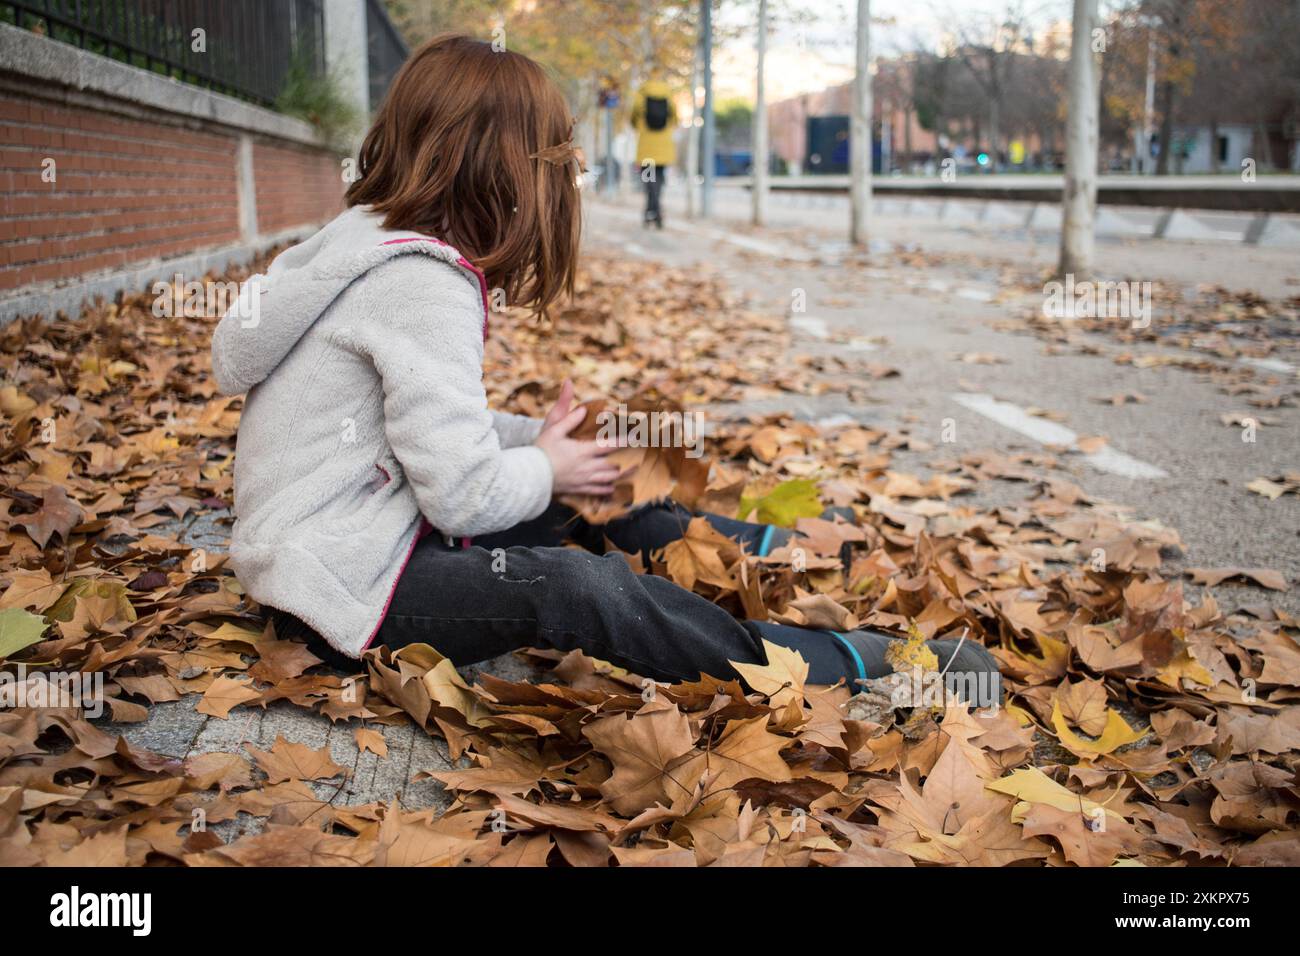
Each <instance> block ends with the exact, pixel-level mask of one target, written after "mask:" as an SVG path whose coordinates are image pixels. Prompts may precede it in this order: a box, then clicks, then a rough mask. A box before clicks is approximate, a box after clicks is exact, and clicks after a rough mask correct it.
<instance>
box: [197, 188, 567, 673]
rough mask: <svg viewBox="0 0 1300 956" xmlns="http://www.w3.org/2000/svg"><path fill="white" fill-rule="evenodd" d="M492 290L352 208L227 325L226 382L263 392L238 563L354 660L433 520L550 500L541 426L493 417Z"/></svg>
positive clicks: (464, 523) (471, 520)
mask: <svg viewBox="0 0 1300 956" xmlns="http://www.w3.org/2000/svg"><path fill="white" fill-rule="evenodd" d="M254 298H256V299H257V303H256V308H254V307H253V299H254ZM486 301H487V297H486V290H485V289H484V287H483V281H482V276H481V275H480V274H479V273H478V271H477V270H476V269H474V267H473V266H472V265H470V264H469V263H468V262H467V261H466V260H465V259H464V258H463V257H462V256H461V255H460V253H458V252H457V251H456V250H455V249H453V248H451V247H450V246H448V245H445V244H444V243H441V242H439V241H438V240H436V239H430V238H428V237H426V236H420V235H417V234H415V233H401V232H392V231H388V230H385V229H383V227H382V226H381V224H380V217H378V216H376V215H375V214H374V213H372V212H370V211H369V210H367V209H363V208H354V209H351V210H349V211H347V212H345V213H343V214H342V215H340V216H339V217H338V218H337V219H335V220H334V221H333V222H332V223H330V224H329V225H328V226H326V227H325V228H324V229H322V230H321V231H320V232H318V233H317V234H316V235H314V236H313V237H311V238H310V239H308V240H307V241H305V242H303V243H302V244H300V245H298V246H295V247H293V248H292V249H288V250H286V251H285V252H283V253H281V254H280V255H279V256H278V257H277V258H276V260H275V261H274V262H273V263H272V264H271V267H270V269H269V270H268V271H267V275H266V276H265V277H264V278H263V279H261V280H260V281H257V282H253V281H250V283H249V284H248V285H247V286H246V288H245V289H244V292H243V295H241V298H240V304H239V305H237V306H235V307H232V309H231V310H230V312H228V313H227V314H226V315H225V316H224V317H223V318H222V320H221V322H220V324H219V325H218V326H217V328H216V331H215V333H214V334H213V336H212V368H213V371H214V373H215V375H216V380H217V385H218V387H219V388H220V389H221V390H222V392H224V393H226V394H238V393H240V392H244V391H247V392H248V397H247V399H246V400H245V403H244V413H243V418H242V420H241V422H240V426H239V439H238V448H237V454H236V456H235V517H236V521H235V528H234V533H233V536H232V539H231V546H230V561H231V565H232V567H233V568H234V570H235V573H236V574H238V576H239V580H240V582H241V583H242V584H243V586H244V588H245V589H246V590H247V591H248V593H249V594H250V595H251V596H252V597H253V598H254V599H255V600H257V601H258V602H259V603H261V604H264V605H268V606H270V607H275V608H279V609H280V610H282V611H287V612H289V613H290V614H293V615H294V616H296V617H298V618H300V619H301V620H303V621H305V622H306V623H308V624H310V625H311V626H312V627H313V628H315V630H316V631H318V632H319V633H320V634H321V635H322V636H323V637H324V638H325V639H326V640H327V641H329V643H330V644H331V645H333V646H334V647H335V648H337V649H338V650H339V651H341V652H342V653H344V654H347V655H349V656H352V657H358V656H360V654H361V652H362V651H363V650H364V649H365V648H366V647H367V646H369V644H370V642H371V641H372V640H373V639H374V635H375V633H376V632H377V631H378V629H379V625H380V623H381V622H382V620H383V617H384V614H385V612H386V611H387V609H388V603H389V601H390V600H391V598H392V593H393V589H394V588H395V587H396V585H397V580H398V577H399V576H400V574H401V572H402V570H403V568H404V567H405V565H406V562H407V560H408V559H409V557H410V554H411V551H412V549H413V548H414V547H415V543H416V541H417V540H418V537H419V536H420V535H421V533H422V532H424V531H425V530H427V529H428V526H432V528H433V529H436V532H438V533H441V534H444V535H448V536H455V537H462V536H473V535H479V534H488V533H491V532H494V531H503V530H505V529H507V528H510V527H512V526H514V525H515V524H518V523H519V522H520V521H525V520H528V519H529V518H534V517H536V516H537V515H539V514H541V512H542V511H543V510H545V508H546V506H547V504H548V503H549V501H550V498H551V478H552V476H551V466H550V462H549V461H548V459H547V457H546V454H545V452H543V451H542V450H541V449H540V448H537V447H535V446H534V445H533V444H532V442H533V440H534V439H535V438H536V437H537V434H538V432H539V431H540V429H541V422H539V421H537V420H536V419H530V418H524V417H522V416H517V415H502V414H499V413H495V412H491V411H489V410H488V406H487V395H486V393H485V392H484V389H483V339H484V336H485V334H486V321H487V314H486ZM426 520H427V525H426V524H425V521H426ZM433 586H436V582H434V583H433Z"/></svg>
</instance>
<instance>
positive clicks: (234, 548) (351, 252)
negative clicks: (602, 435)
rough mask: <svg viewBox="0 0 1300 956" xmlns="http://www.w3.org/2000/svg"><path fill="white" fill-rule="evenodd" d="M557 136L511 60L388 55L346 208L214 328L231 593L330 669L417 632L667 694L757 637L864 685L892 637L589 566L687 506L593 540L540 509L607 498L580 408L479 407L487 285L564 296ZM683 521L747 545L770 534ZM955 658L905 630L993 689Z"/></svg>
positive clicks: (762, 545)
mask: <svg viewBox="0 0 1300 956" xmlns="http://www.w3.org/2000/svg"><path fill="white" fill-rule="evenodd" d="M571 134H572V120H571V118H570V114H569V111H568V109H567V107H566V104H565V101H564V98H563V97H562V95H561V94H560V92H559V90H558V88H557V87H556V86H555V85H554V83H552V82H551V80H550V79H549V78H548V77H547V75H546V74H545V73H544V71H543V70H542V68H541V67H539V66H538V65H537V64H536V63H534V62H533V61H532V60H530V59H528V58H527V57H524V56H522V55H520V54H518V53H513V52H495V51H494V50H493V49H492V47H491V46H490V45H489V44H487V43H483V42H479V41H476V40H472V39H468V38H466V37H463V36H442V37H438V38H436V39H434V40H431V41H429V42H428V43H426V44H424V46H422V47H421V48H420V49H418V50H417V51H415V53H414V54H412V56H411V57H410V59H409V60H408V61H407V63H406V64H405V66H403V68H402V70H401V72H400V73H399V75H398V76H397V79H396V80H395V81H394V83H393V86H392V89H391V90H390V91H389V93H388V96H387V98H386V100H385V101H384V104H383V106H382V107H381V109H380V110H379V113H378V115H377V116H376V119H375V122H374V126H373V128H372V129H371V130H370V132H369V134H368V135H367V136H366V138H365V142H364V145H363V147H362V150H361V157H360V178H359V180H358V181H356V182H355V183H354V184H353V185H352V186H351V188H350V189H349V191H348V193H347V205H348V207H349V208H348V209H347V211H346V212H344V213H342V214H341V215H340V216H339V217H338V218H337V219H335V220H334V221H333V222H331V223H330V224H329V225H327V226H326V227H325V228H323V229H322V230H321V231H320V232H318V233H317V234H316V235H314V236H312V237H311V238H310V239H308V240H306V241H305V242H303V243H301V244H300V245H298V246H295V247H293V248H291V249H289V250H288V251H286V252H284V253H282V254H281V255H280V256H279V257H278V258H277V259H276V260H275V262H274V263H273V264H272V266H271V267H270V269H269V271H268V274H267V275H266V276H265V277H264V278H262V279H261V280H260V281H259V282H256V283H250V284H249V286H248V289H247V290H246V294H245V298H246V299H247V298H248V297H250V296H251V297H253V298H255V299H256V303H255V305H256V308H255V309H251V310H250V309H248V308H247V306H248V305H249V304H250V303H249V302H247V301H245V302H243V306H245V308H241V309H238V310H232V311H231V313H230V314H228V315H227V316H226V317H225V318H224V319H223V320H222V322H221V323H220V325H219V326H218V328H217V330H216V332H215V334H214V336H213V343H212V364H213V369H214V371H215V374H216V379H217V383H218V385H219V386H220V388H221V389H222V391H223V392H225V393H227V394H238V393H242V392H248V395H247V398H246V400H245V403H244V411H243V418H242V422H241V424H240V427H239V436H238V454H237V457H236V464H235V509H234V510H235V515H236V519H237V520H236V523H235V527H234V532H233V537H232V541H231V553H230V560H231V564H232V566H233V567H234V569H235V571H236V573H237V574H238V575H239V579H240V581H241V582H242V583H243V585H244V587H245V588H246V589H247V591H248V593H249V594H250V595H251V596H252V597H253V598H255V599H256V600H257V601H258V602H260V603H261V604H262V605H264V606H266V607H267V608H270V609H272V610H273V611H274V612H276V617H277V619H278V620H279V621H280V622H281V625H282V631H281V632H282V633H283V632H284V630H285V627H284V625H288V627H287V629H288V630H290V631H292V630H294V629H295V628H297V629H301V630H304V631H308V632H310V633H312V634H316V635H319V638H320V639H321V640H323V642H325V643H327V644H328V646H329V647H330V648H332V649H333V651H334V652H337V653H338V654H339V655H342V656H344V657H347V658H353V659H355V658H358V657H360V656H361V654H362V653H363V652H364V651H365V650H366V649H367V648H370V647H373V646H375V645H377V644H387V645H388V646H390V647H393V648H398V647H401V646H403V645H406V644H409V643H412V642H421V643H427V644H430V645H432V646H433V647H434V648H436V649H437V650H438V651H439V652H440V653H441V654H443V655H444V656H446V657H448V658H450V659H451V660H452V661H453V662H454V663H455V664H456V665H458V666H459V665H466V664H471V663H474V662H476V661H482V660H485V659H488V658H491V657H495V656H497V655H500V654H502V653H505V652H507V651H510V650H513V649H516V648H522V647H529V646H538V647H550V648H557V649H560V650H563V651H568V650H573V649H579V650H582V651H583V652H584V653H586V654H588V655H590V656H592V657H596V658H600V659H602V660H606V661H610V662H612V663H614V664H617V665H619V666H621V667H624V668H627V669H629V670H631V671H634V672H636V673H638V674H640V675H643V676H646V677H650V678H653V679H656V680H673V681H678V680H693V679H696V678H697V677H698V676H699V675H700V674H701V672H703V673H706V674H711V675H713V676H715V677H720V678H731V677H736V676H737V674H736V671H735V669H734V668H733V667H732V665H731V663H730V662H732V661H738V662H744V663H754V664H763V663H766V654H765V651H764V647H763V641H764V640H767V641H770V642H772V643H774V644H777V645H780V646H783V647H787V648H793V649H795V650H797V651H798V652H799V653H800V654H801V655H802V656H803V658H804V659H805V660H806V661H807V662H808V664H809V676H808V679H809V681H810V682H812V683H818V684H834V683H836V682H838V681H841V680H844V681H847V682H848V683H849V685H850V686H854V682H855V681H857V680H860V679H865V678H872V677H879V676H883V675H885V674H887V673H889V672H890V670H891V668H890V666H889V665H888V664H887V663H886V661H885V650H886V648H887V647H888V646H889V644H890V642H891V641H892V640H895V639H896V638H894V637H892V636H891V635H888V634H884V633H879V632H872V631H865V630H864V631H853V632H849V633H839V632H833V631H821V630H812V629H805V628H798V627H790V626H786V625H781V624H774V623H770V622H754V621H738V620H736V619H735V618H733V617H732V616H731V615H730V614H729V613H728V612H727V611H726V610H724V609H723V608H721V607H719V606H717V605H715V604H713V603H712V602H710V601H708V600H706V599H704V598H703V597H700V596H698V595H696V594H693V593H691V592H690V591H687V590H685V589H684V588H682V587H679V586H678V585H676V584H674V583H673V582H671V581H669V580H667V579H665V578H662V577H657V576H654V575H652V574H636V573H634V572H633V571H632V569H631V567H630V566H629V564H628V562H627V561H626V560H625V559H624V558H623V557H622V556H620V555H617V554H609V555H602V554H601V553H600V552H601V551H602V549H603V548H604V543H605V541H606V540H608V541H610V542H612V543H613V544H614V545H616V546H617V547H618V548H620V549H622V550H623V551H626V552H638V553H641V554H643V555H648V554H650V553H652V552H653V551H655V550H657V549H659V548H662V547H663V546H664V545H666V544H668V543H669V542H670V541H672V540H674V539H675V538H678V537H680V536H681V535H682V533H683V531H684V530H685V528H686V525H687V523H688V522H689V520H690V517H691V516H690V515H689V514H688V513H687V512H685V510H684V509H682V508H680V507H679V506H675V505H670V504H663V505H656V506H651V507H647V508H642V509H640V510H639V511H636V512H634V513H632V514H631V515H629V516H627V517H625V518H622V519H620V520H618V521H615V522H611V523H610V524H608V525H605V526H603V527H599V528H596V527H591V526H589V525H587V524H586V523H584V522H582V521H580V520H578V519H577V518H576V516H575V515H574V513H573V512H572V511H570V510H569V509H568V508H565V507H563V506H561V505H559V504H557V503H556V498H557V497H558V496H562V495H609V494H610V493H612V491H613V488H614V483H615V481H616V479H617V478H618V477H619V475H618V471H617V469H616V468H615V467H613V466H612V465H611V464H610V462H609V461H608V459H607V458H606V456H607V455H608V454H609V452H610V451H611V450H612V448H611V447H602V446H601V445H600V444H598V443H596V442H593V441H580V440H577V439H575V438H574V437H573V433H574V430H575V429H576V428H577V427H578V425H579V423H580V422H581V421H582V420H583V417H584V415H585V410H584V409H583V408H581V407H575V406H574V404H573V393H572V389H571V387H569V386H567V385H566V386H565V388H564V389H563V391H562V392H561V394H560V397H559V400H558V401H557V402H556V404H555V406H554V407H553V408H552V409H551V411H550V413H549V414H548V415H547V416H546V418H545V419H544V420H540V421H538V420H534V419H529V418H525V417H521V416H517V415H507V414H502V413H500V412H495V411H492V410H490V409H489V408H488V404H487V396H486V393H485V390H484V386H483V343H484V340H485V338H486V336H487V335H488V327H487V308H486V304H487V290H488V289H489V288H493V289H495V288H501V289H504V290H505V293H506V295H507V297H508V300H509V301H510V302H511V303H513V304H516V305H522V306H525V307H529V308H531V309H534V310H537V311H541V310H544V309H545V308H546V307H547V306H548V305H550V304H551V303H553V302H554V301H556V299H557V298H558V297H560V296H561V295H566V294H571V293H572V289H573V281H574V270H575V265H576V262H577V258H578V241H579V228H580V210H579V192H578V188H577V176H578V170H577V168H576V167H577V164H576V162H575V158H574V151H573V149H572V147H571V145H570V138H571ZM250 314H251V315H253V316H255V319H249V318H248V316H249V315H250ZM707 517H708V521H709V522H710V523H711V524H712V526H713V527H714V528H716V529H717V530H718V531H720V532H721V533H723V534H725V535H728V536H731V537H732V538H735V539H737V540H739V541H740V542H742V543H743V544H744V545H745V547H746V548H747V549H748V550H749V552H750V553H751V554H760V555H761V554H764V553H766V552H767V551H768V550H770V549H771V548H774V547H778V546H780V545H781V544H784V543H785V542H787V541H788V539H789V537H790V532H788V531H785V530H782V529H776V528H771V527H766V526H763V525H756V524H749V523H745V522H741V521H736V520H733V519H728V518H725V517H719V516H707ZM566 541H568V542H577V543H579V544H583V545H585V546H586V549H578V548H573V547H565V546H563V545H564V544H565V542H566ZM496 549H504V561H503V562H499V561H498V560H497V558H496V556H495V555H494V553H493V552H494V551H495V550H496ZM498 554H499V552H498ZM957 645H958V642H957V641H955V640H947V641H931V642H930V647H931V648H932V649H933V650H934V651H935V652H936V654H937V655H938V658H939V662H940V666H941V667H944V668H947V671H948V675H949V679H950V680H960V681H966V682H967V683H966V685H965V686H975V685H973V684H970V683H969V681H970V680H971V679H972V678H980V679H981V680H982V681H983V683H984V684H989V683H995V682H996V673H997V669H996V666H995V664H994V662H993V660H992V657H991V656H990V655H989V654H988V653H987V651H985V650H984V649H983V648H982V647H979V646H978V645H975V644H973V643H969V642H968V643H966V644H965V645H964V646H961V647H958V646H957ZM954 651H956V653H955V654H954ZM990 678H992V681H990V680H989V679H990ZM981 686H983V684H981ZM980 703H989V701H981V702H980Z"/></svg>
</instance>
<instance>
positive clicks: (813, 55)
mask: <svg viewBox="0 0 1300 956" xmlns="http://www.w3.org/2000/svg"><path fill="white" fill-rule="evenodd" d="M1013 2H1015V0H873V3H872V20H873V23H874V27H873V30H874V35H873V46H874V48H875V50H876V52H877V53H879V54H880V55H892V54H897V53H901V52H904V51H906V50H913V49H917V48H918V47H924V48H930V49H934V48H937V47H938V46H940V44H941V43H942V41H943V39H944V37H945V35H946V34H947V32H948V29H949V25H950V24H952V23H953V22H955V21H956V20H958V19H970V18H976V17H995V16H997V15H999V14H1001V13H1003V12H1005V11H1006V10H1007V8H1008V5H1009V4H1010V3H1013ZM1023 5H1024V7H1025V9H1026V10H1027V11H1029V14H1030V19H1031V21H1032V22H1034V23H1037V24H1041V25H1043V26H1046V25H1048V24H1050V23H1053V22H1059V21H1061V20H1064V19H1068V18H1069V16H1070V7H1071V4H1070V2H1069V0H1023ZM769 7H770V9H771V11H772V15H773V19H774V24H773V31H772V33H771V34H770V36H769V40H768V70H767V87H768V100H769V102H775V101H777V100H782V99H786V98H788V97H791V96H797V95H799V94H800V93H808V92H813V91H815V90H820V89H825V88H826V87H828V86H834V85H836V84H839V83H846V82H848V81H849V80H851V79H852V78H853V56H854V53H853V36H854V18H855V16H856V11H857V3H856V0H769ZM757 9H758V2H757V0H733V2H731V3H729V4H728V5H727V6H726V7H725V8H724V9H723V10H722V12H721V13H720V14H719V27H720V32H721V31H723V30H728V31H738V32H739V35H738V36H736V37H735V38H734V39H727V40H724V41H722V42H721V43H720V44H719V45H718V47H717V49H716V51H715V54H714V56H715V59H714V73H715V84H716V85H715V89H716V91H717V94H716V95H717V97H718V99H719V100H725V99H730V98H732V97H739V98H741V99H746V100H750V101H752V100H753V98H754V65H755V62H756V59H757V58H756V55H755V52H754V36H755V34H754V20H755V18H756V16H757V13H756V11H757ZM797 11H804V12H806V13H807V14H810V15H811V16H810V17H808V18H806V21H807V22H806V23H805V24H803V25H796V24H795V23H793V22H792V21H793V17H792V13H794V12H797Z"/></svg>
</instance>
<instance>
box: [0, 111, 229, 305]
mask: <svg viewBox="0 0 1300 956" xmlns="http://www.w3.org/2000/svg"><path fill="white" fill-rule="evenodd" d="M236 147H237V140H236V139H235V138H234V137H231V136H221V135H217V134H212V133H204V132H198V131H193V130H188V129H185V128H183V127H179V126H169V125H164V124H161V123H156V122H147V121H140V120H133V119H128V118H125V117H116V116H113V115H111V114H106V113H103V112H94V111H91V110H87V109H84V108H78V107H69V106H56V105H45V104H43V103H42V102H41V101H39V100H22V99H18V98H16V97H13V96H8V95H0V290H8V289H15V288H18V287H20V286H23V285H27V284H29V283H35V282H47V281H51V280H60V279H71V278H75V277H78V276H82V275H85V274H87V273H93V272H99V271H103V270H110V269H114V268H122V267H125V266H128V265H130V264H132V263H135V262H140V261H147V260H150V259H156V258H170V257H174V256H177V255H181V254H183V253H186V252H191V251H194V250H196V249H202V248H207V247H211V246H219V245H222V244H225V243H231V242H235V241H236V240H238V238H239V203H238V195H237V187H236V168H235V161H236ZM47 158H48V159H52V160H53V161H54V163H55V166H54V173H55V175H56V176H57V179H56V181H55V182H52V183H48V182H43V181H42V178H41V174H42V162H43V161H44V160H46V159H47Z"/></svg>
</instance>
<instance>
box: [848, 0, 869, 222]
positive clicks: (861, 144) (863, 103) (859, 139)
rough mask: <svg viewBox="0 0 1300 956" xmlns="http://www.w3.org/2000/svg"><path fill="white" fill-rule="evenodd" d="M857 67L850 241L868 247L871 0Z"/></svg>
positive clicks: (864, 7) (861, 2) (862, 0)
mask: <svg viewBox="0 0 1300 956" xmlns="http://www.w3.org/2000/svg"><path fill="white" fill-rule="evenodd" d="M856 67H857V73H856V75H855V76H854V79H853V117H852V120H851V122H850V124H849V173H850V176H849V204H850V207H851V221H850V223H849V241H850V242H851V243H853V244H854V245H855V246H865V245H866V244H867V240H868V238H869V237H870V234H871V0H858V27H857V57H856Z"/></svg>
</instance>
